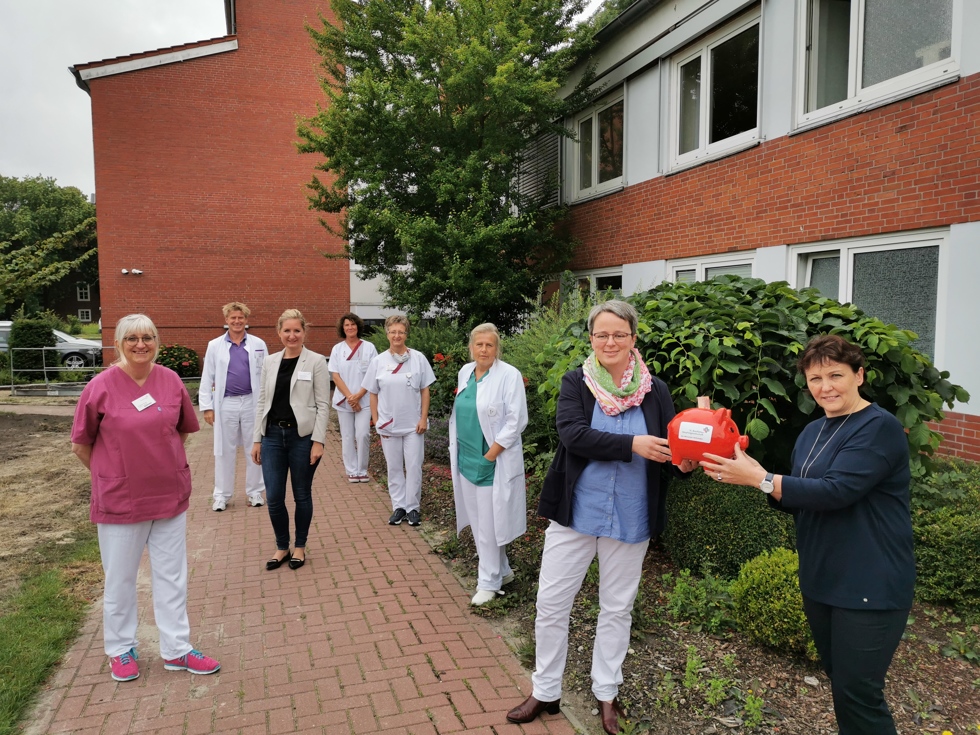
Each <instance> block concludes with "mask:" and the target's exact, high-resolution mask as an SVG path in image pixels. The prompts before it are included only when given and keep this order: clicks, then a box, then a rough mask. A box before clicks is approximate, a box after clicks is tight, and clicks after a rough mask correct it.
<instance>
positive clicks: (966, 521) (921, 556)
mask: <svg viewBox="0 0 980 735" xmlns="http://www.w3.org/2000/svg"><path fill="white" fill-rule="evenodd" d="M913 530H914V532H915V561H916V569H917V579H916V595H917V596H918V598H919V599H920V600H922V601H924V602H934V603H942V604H944V605H949V606H950V607H953V608H954V609H956V610H958V611H960V612H962V613H966V614H970V615H978V614H980V507H978V505H977V503H976V502H975V501H974V502H973V503H972V504H971V506H970V507H960V508H952V507H944V508H940V509H938V510H936V511H933V512H930V513H925V514H922V515H917V516H914V517H913Z"/></svg>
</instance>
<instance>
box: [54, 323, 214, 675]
mask: <svg viewBox="0 0 980 735" xmlns="http://www.w3.org/2000/svg"><path fill="white" fill-rule="evenodd" d="M115 340H116V343H115V344H116V354H117V355H118V359H117V360H116V362H115V363H114V364H113V365H112V366H111V367H110V368H109V369H108V370H106V371H105V372H103V373H101V374H99V375H97V376H96V377H95V378H93V379H92V381H91V382H90V383H89V384H88V385H87V386H85V390H84V391H82V397H81V398H80V399H79V401H78V406H77V407H76V409H75V423H74V425H73V426H72V432H71V448H72V451H73V452H74V453H75V454H76V456H78V458H79V459H80V460H81V461H82V464H84V465H85V466H86V467H87V468H89V470H90V471H91V473H92V500H91V506H90V510H89V515H90V517H91V519H92V522H93V523H95V524H97V525H98V529H99V550H100V552H101V554H102V569H103V571H104V573H105V601H104V604H103V610H102V626H103V636H104V639H105V652H106V655H107V656H109V668H110V672H111V675H112V678H113V679H115V680H116V681H130V680H132V679H135V678H137V677H138V676H139V675H140V672H139V665H138V664H137V662H136V661H137V658H138V656H137V653H136V645H137V641H136V624H137V618H138V614H137V607H136V575H137V573H138V571H139V565H140V558H141V557H142V555H143V549H144V548H147V549H149V554H150V572H151V577H150V578H151V582H152V588H153V612H154V617H155V618H156V623H157V628H158V629H159V631H160V656H161V657H162V658H163V667H164V668H165V669H167V670H169V671H189V672H190V673H192V674H213V673H214V672H215V671H217V670H218V669H220V668H221V665H220V664H219V663H218V662H217V661H215V660H214V659H213V658H210V657H209V656H205V655H204V654H203V653H201V652H200V651H196V650H194V648H193V646H191V643H190V633H191V632H190V624H189V622H188V619H187V547H186V524H187V506H188V501H189V498H190V495H191V470H190V467H188V465H187V455H186V454H185V452H184V440H185V439H186V438H187V435H188V434H190V433H192V432H195V431H197V430H198V429H199V428H200V427H199V425H198V422H197V415H196V414H195V412H194V406H193V405H192V404H191V398H190V396H189V395H188V394H187V389H186V388H185V387H184V384H183V383H182V382H181V380H180V378H179V377H178V376H177V374H176V373H175V372H173V371H172V370H170V369H168V368H165V367H163V366H162V365H157V364H156V363H155V360H156V356H157V353H158V352H159V336H158V334H157V329H156V327H155V326H154V325H153V322H152V321H151V320H150V318H149V317H148V316H145V315H143V314H130V315H129V316H125V317H123V318H122V319H120V320H119V322H118V323H117V324H116V331H115Z"/></svg>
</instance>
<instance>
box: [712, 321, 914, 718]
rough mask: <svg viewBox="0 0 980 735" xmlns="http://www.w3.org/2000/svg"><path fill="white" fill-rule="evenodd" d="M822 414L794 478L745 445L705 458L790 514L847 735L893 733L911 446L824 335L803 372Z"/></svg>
mask: <svg viewBox="0 0 980 735" xmlns="http://www.w3.org/2000/svg"><path fill="white" fill-rule="evenodd" d="M797 369H798V370H799V371H800V372H801V373H803V374H804V375H805V376H806V384H807V389H808V390H809V391H810V394H811V395H812V396H813V400H815V401H816V402H817V405H818V406H820V407H821V408H822V409H823V410H824V418H822V419H818V420H817V421H814V422H813V423H811V424H809V425H808V426H807V427H806V428H805V429H804V430H803V433H801V434H800V438H799V439H797V441H796V446H795V448H794V449H793V459H792V461H793V472H792V474H791V475H774V474H773V473H771V472H767V471H766V470H765V468H763V467H762V465H760V464H759V463H758V462H756V461H755V460H754V459H752V458H751V457H749V456H748V455H746V454H743V453H742V451H741V450H740V449H739V448H738V447H736V448H735V450H736V458H735V459H732V460H726V459H723V458H721V457H717V456H715V455H705V456H706V457H707V458H708V459H709V460H710V461H707V462H702V463H701V464H702V466H703V467H704V470H705V472H709V473H711V476H712V477H713V478H714V479H715V480H717V481H718V482H727V483H729V484H733V485H747V486H750V487H758V488H759V489H761V490H762V491H763V492H764V493H766V494H768V495H769V499H770V500H769V502H770V504H771V505H772V506H773V507H775V508H778V509H779V510H783V511H786V512H787V513H792V514H793V516H794V518H795V521H796V544H797V549H798V551H799V555H800V591H801V592H802V593H803V609H804V611H805V612H806V617H807V621H808V622H809V624H810V630H811V631H812V632H813V641H814V643H815V644H816V646H817V652H818V653H819V654H820V660H821V663H822V664H823V668H824V671H826V672H827V676H828V677H830V682H831V687H832V691H833V695H834V713H835V714H836V715H837V725H838V727H839V729H840V735H866V734H868V733H874V734H875V735H893V734H894V733H895V723H894V722H893V721H892V716H891V713H890V712H889V711H888V704H887V703H886V702H885V695H884V687H885V674H886V672H887V671H888V667H889V665H890V664H891V660H892V656H893V655H894V654H895V650H896V649H897V648H898V643H899V641H900V640H901V638H902V633H903V632H904V630H905V623H906V621H907V620H908V614H909V610H910V609H911V607H912V592H913V587H914V586H915V557H914V556H913V552H912V520H911V511H910V508H909V482H910V473H909V445H908V440H907V439H906V437H905V430H904V429H903V428H902V425H901V424H900V423H899V421H898V419H896V418H895V417H894V416H892V415H891V414H890V413H888V412H887V411H884V410H883V409H881V408H880V407H879V406H878V405H877V404H874V403H871V402H870V401H867V400H865V399H864V398H862V397H861V394H860V392H859V388H860V387H861V385H862V384H863V383H864V354H863V353H862V352H861V350H860V348H858V347H857V346H855V345H852V344H851V343H849V342H847V341H846V340H844V339H843V338H841V337H839V336H837V335H833V334H832V335H824V336H821V337H815V338H814V339H812V340H811V341H810V343H809V344H808V345H807V346H806V349H805V350H804V351H803V354H802V355H801V356H800V359H799V362H798V363H797Z"/></svg>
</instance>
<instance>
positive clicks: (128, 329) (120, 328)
mask: <svg viewBox="0 0 980 735" xmlns="http://www.w3.org/2000/svg"><path fill="white" fill-rule="evenodd" d="M147 334H151V335H153V362H156V361H157V355H159V354H160V333H159V332H158V331H157V327H156V325H155V324H154V323H153V320H152V319H150V317H148V316H147V315H146V314H127V315H126V316H124V317H123V318H122V319H120V320H119V321H118V322H116V331H115V334H114V335H113V340H114V341H115V345H116V359H115V361H114V362H113V363H112V364H113V365H119V364H121V363H125V362H126V353H125V352H124V351H123V347H122V343H123V340H124V339H126V337H132V336H133V335H136V336H139V337H143V336H145V335H147Z"/></svg>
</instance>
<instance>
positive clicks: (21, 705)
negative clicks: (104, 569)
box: [0, 534, 101, 735]
mask: <svg viewBox="0 0 980 735" xmlns="http://www.w3.org/2000/svg"><path fill="white" fill-rule="evenodd" d="M48 548H51V549H52V553H51V554H50V555H48V554H46V555H45V556H47V558H46V559H45V561H44V562H42V563H41V564H40V565H39V566H40V567H41V569H39V570H37V571H34V572H32V573H30V574H29V575H28V576H27V577H25V579H24V581H23V582H22V583H21V585H20V587H19V588H18V589H17V590H16V591H15V592H14V593H13V594H12V595H10V596H8V597H6V598H5V599H3V600H2V602H0V735H12V733H14V732H16V731H17V723H18V722H19V721H20V719H21V717H23V715H24V713H25V712H26V711H27V708H28V707H29V706H30V704H31V702H32V701H33V699H34V696H35V694H36V693H37V691H38V690H39V689H40V687H41V685H42V684H43V683H44V682H45V680H46V679H47V677H48V676H49V675H50V673H51V670H52V668H53V667H54V666H55V665H56V664H57V663H58V661H59V660H61V657H62V656H63V655H64V653H65V651H66V650H67V649H68V646H69V645H71V642H72V641H73V640H74V639H75V635H76V634H77V632H78V628H79V626H80V625H81V623H82V621H83V619H84V617H85V613H86V611H87V610H88V605H89V602H90V600H89V599H88V595H87V594H86V592H87V588H90V587H91V582H92V581H93V580H94V578H95V577H97V574H96V572H97V571H101V570H100V569H99V568H98V561H99V547H98V540H97V539H96V538H95V537H94V534H90V535H88V537H87V538H83V539H81V540H79V541H77V542H76V543H74V544H72V545H70V546H67V547H61V548H58V547H48ZM34 566H35V568H36V567H37V566H38V565H34Z"/></svg>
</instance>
